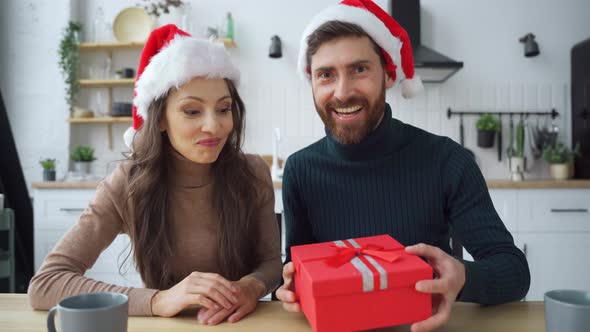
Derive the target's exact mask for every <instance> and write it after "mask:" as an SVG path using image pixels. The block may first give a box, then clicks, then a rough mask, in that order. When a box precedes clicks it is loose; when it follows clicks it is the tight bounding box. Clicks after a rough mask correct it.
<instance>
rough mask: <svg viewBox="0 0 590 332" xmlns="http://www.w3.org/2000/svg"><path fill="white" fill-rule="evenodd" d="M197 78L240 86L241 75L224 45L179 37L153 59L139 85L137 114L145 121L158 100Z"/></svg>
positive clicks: (136, 84) (136, 104)
mask: <svg viewBox="0 0 590 332" xmlns="http://www.w3.org/2000/svg"><path fill="white" fill-rule="evenodd" d="M195 77H206V78H227V79H230V80H231V81H232V82H233V83H234V84H235V85H236V86H237V85H239V83H240V72H239V70H238V68H237V67H236V66H235V65H234V64H233V63H232V61H231V59H230V56H229V54H228V53H227V51H226V50H225V48H224V46H223V44H222V43H216V42H212V41H208V40H205V39H196V38H194V37H185V36H181V35H177V36H176V37H174V39H173V40H171V41H170V43H169V44H168V45H167V46H165V47H164V48H163V49H162V50H160V52H158V53H157V54H156V55H154V56H153V57H152V58H151V60H150V63H149V64H148V65H147V66H146V68H145V70H144V71H143V73H142V74H141V76H140V77H139V79H138V80H137V81H136V82H135V97H134V98H133V104H134V105H135V107H137V115H138V116H141V117H142V118H143V119H144V121H145V120H146V119H147V110H148V107H149V105H150V104H151V103H152V102H153V101H154V100H156V99H158V98H160V97H162V96H164V94H166V92H168V90H170V89H171V88H173V87H174V88H179V87H180V86H182V85H183V84H185V83H187V82H189V81H190V80H192V79H193V78H195Z"/></svg>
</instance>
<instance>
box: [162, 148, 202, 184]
mask: <svg viewBox="0 0 590 332" xmlns="http://www.w3.org/2000/svg"><path fill="white" fill-rule="evenodd" d="M167 152H168V153H167V158H168V161H169V172H170V173H169V174H170V182H171V183H172V184H173V185H175V186H179V187H185V188H199V187H203V186H206V185H208V184H210V183H212V180H213V175H212V169H211V167H212V164H199V163H196V162H194V161H191V160H189V159H187V158H186V157H184V156H183V155H182V154H180V152H178V151H176V149H174V147H172V145H171V144H170V143H168V150H167Z"/></svg>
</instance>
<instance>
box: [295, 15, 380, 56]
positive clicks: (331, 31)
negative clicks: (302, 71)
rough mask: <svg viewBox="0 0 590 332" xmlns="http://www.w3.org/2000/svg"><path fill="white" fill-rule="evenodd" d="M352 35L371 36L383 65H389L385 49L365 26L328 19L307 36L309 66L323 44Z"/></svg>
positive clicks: (374, 48) (372, 43)
mask: <svg viewBox="0 0 590 332" xmlns="http://www.w3.org/2000/svg"><path fill="white" fill-rule="evenodd" d="M350 36H355V37H367V38H369V40H370V41H371V45H372V46H373V50H375V52H376V53H377V54H378V55H379V59H380V60H381V65H382V66H383V67H385V66H386V65H387V61H386V60H385V56H384V55H383V50H382V49H381V47H380V46H379V45H377V43H376V42H375V41H374V40H373V38H371V36H369V34H367V33H366V32H365V30H363V28H361V27H360V26H358V25H356V24H354V23H348V22H342V21H328V22H326V23H324V24H322V25H320V26H319V27H318V28H317V29H316V30H315V31H314V32H313V33H312V34H311V35H309V37H308V38H307V53H306V54H305V58H306V61H307V66H308V67H311V57H312V56H313V55H314V54H316V52H317V51H318V49H319V48H320V47H321V46H322V44H324V43H325V42H328V41H331V40H333V39H336V38H340V37H350Z"/></svg>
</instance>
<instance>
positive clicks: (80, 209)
mask: <svg viewBox="0 0 590 332" xmlns="http://www.w3.org/2000/svg"><path fill="white" fill-rule="evenodd" d="M59 210H60V211H64V212H83V211H84V209H82V208H60V209H59Z"/></svg>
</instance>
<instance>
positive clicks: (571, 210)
mask: <svg viewBox="0 0 590 332" xmlns="http://www.w3.org/2000/svg"><path fill="white" fill-rule="evenodd" d="M551 212H553V213H569V212H574V213H576V212H577V213H587V212H588V209H551Z"/></svg>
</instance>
